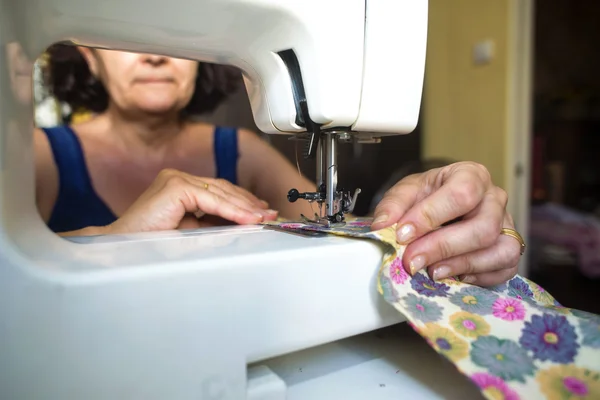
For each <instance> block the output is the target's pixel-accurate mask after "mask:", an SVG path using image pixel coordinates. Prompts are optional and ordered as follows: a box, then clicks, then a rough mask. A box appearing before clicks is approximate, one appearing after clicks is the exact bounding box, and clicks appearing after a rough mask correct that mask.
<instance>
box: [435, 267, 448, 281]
mask: <svg viewBox="0 0 600 400" xmlns="http://www.w3.org/2000/svg"><path fill="white" fill-rule="evenodd" d="M450 274H452V270H450V267H447V266H445V265H442V266H439V267H437V268H436V269H434V270H433V280H434V281H439V280H441V279H446V278H447V277H449V276H450Z"/></svg>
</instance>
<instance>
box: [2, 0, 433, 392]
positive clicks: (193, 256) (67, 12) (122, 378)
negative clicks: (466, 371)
mask: <svg viewBox="0 0 600 400" xmlns="http://www.w3.org/2000/svg"><path fill="white" fill-rule="evenodd" d="M3 4H4V5H3V6H2V9H0V14H2V15H4V16H7V17H8V19H11V20H12V26H13V27H14V26H17V27H19V29H17V30H15V31H14V32H12V34H11V35H12V38H11V39H10V40H11V41H14V42H16V43H18V44H19V45H20V46H21V47H22V48H23V49H25V51H26V53H27V54H28V56H29V57H30V59H34V58H35V57H37V56H38V55H39V54H41V53H42V52H43V51H44V50H45V48H46V47H48V46H49V45H51V44H53V43H55V42H58V41H63V40H71V41H73V42H75V43H78V44H82V45H89V46H93V47H104V48H113V49H119V50H129V51H140V52H149V53H161V54H166V55H171V56H175V57H186V58H194V59H199V60H203V61H208V62H218V63H226V64H232V65H235V66H238V67H240V68H241V69H242V70H243V71H244V72H245V77H246V84H247V89H248V93H249V95H250V99H251V104H252V108H253V113H254V117H255V119H256V122H257V125H258V126H259V128H260V129H261V130H263V131H265V132H267V133H272V134H294V133H299V132H302V131H303V130H305V128H303V127H302V126H300V125H298V119H297V102H295V101H294V91H293V89H292V88H293V86H292V81H291V79H290V75H289V74H288V72H287V71H288V69H287V67H286V65H285V63H284V62H283V60H282V58H281V56H280V55H278V52H280V51H283V50H289V49H293V50H294V52H295V54H296V58H297V60H298V63H299V64H298V65H299V68H300V70H301V71H302V78H303V79H302V82H303V85H304V86H303V88H304V91H305V97H306V99H307V103H308V105H309V110H310V116H311V118H312V120H313V121H314V122H316V123H318V124H320V125H322V127H323V128H328V127H330V128H336V127H345V128H348V129H349V130H351V131H352V132H357V133H356V134H357V135H359V136H361V137H364V138H371V137H373V136H377V137H380V136H385V135H389V134H402V133H409V132H410V131H411V130H412V129H413V128H414V126H415V125H416V122H417V118H418V112H419V105H420V98H421V87H422V80H423V70H424V59H425V42H426V29H427V2H426V1H422V0H378V1H373V0H371V1H365V0H335V1H334V0H327V1H323V0H319V1H314V0H310V1H301V2H299V1H292V0H285V1H284V0H214V1H213V0H171V1H168V2H165V1H157V0H151V1H142V0H119V1H117V0H106V1H101V2H99V1H91V0H22V1H20V2H15V1H13V2H4V3H3ZM3 21H6V20H3ZM365 21H366V25H365ZM0 23H1V24H3V25H4V26H0V28H2V30H0V32H4V33H0V34H3V35H6V29H7V23H6V22H1V21H0ZM23 27H26V29H23ZM331 30H333V31H334V32H335V33H332V32H331ZM24 32H26V33H24ZM0 40H1V41H2V43H5V42H6V40H7V39H6V37H0ZM0 56H1V57H2V59H1V60H0V61H1V62H0V74H1V75H2V76H4V77H6V76H9V75H10V74H11V71H10V68H9V67H7V65H8V64H9V63H10V60H8V56H7V53H4V52H2V54H1V55H0ZM0 85H2V86H0V96H1V99H0V101H1V104H2V107H1V108H0V124H1V129H2V130H1V131H0V249H1V250H0V341H1V342H0V346H1V351H0V354H1V355H2V356H1V357H0V398H10V399H38V398H39V399H42V398H43V399H66V398H80V399H89V400H92V399H146V400H148V399H165V398H170V399H213V398H214V399H217V398H219V399H243V398H252V399H283V398H284V397H282V396H285V393H286V390H287V396H288V398H290V399H291V398H306V397H302V396H307V395H308V398H311V399H317V398H318V396H317V394H318V393H319V392H320V393H325V392H327V393H330V394H331V391H332V390H333V393H342V392H341V391H337V389H336V387H329V389H328V391H323V390H319V389H318V386H319V385H321V384H319V385H317V388H316V389H311V390H313V392H311V393H306V392H302V393H300V392H296V395H295V396H296V397H294V393H293V391H292V390H291V387H292V386H293V385H291V384H290V383H289V382H286V383H285V384H284V381H282V380H281V379H280V378H277V376H276V375H275V374H273V373H270V372H269V371H268V370H267V372H265V370H264V369H261V368H260V367H259V368H258V369H251V370H250V373H247V366H248V365H251V364H252V365H259V364H256V363H258V362H260V361H264V362H265V363H267V364H268V360H273V357H277V356H285V355H286V354H290V353H293V352H296V351H298V350H303V349H309V348H311V347H314V346H318V345H322V344H326V343H330V342H334V341H336V340H340V339H343V338H347V337H350V336H353V335H357V334H360V333H364V332H368V331H371V330H374V329H377V328H380V327H384V326H387V325H391V324H394V323H397V322H400V321H401V316H400V314H398V313H397V312H396V311H395V310H393V309H392V308H391V307H390V306H388V305H387V304H385V302H384V301H383V299H382V298H381V296H379V294H378V293H377V292H376V285H375V277H376V271H377V269H378V267H379V264H380V261H381V255H382V252H381V249H380V247H379V245H378V244H376V243H373V242H367V241H357V240H349V239H342V238H335V237H301V236H296V235H291V234H288V233H283V232H277V231H273V230H265V229H263V228H262V227H255V226H251V227H228V228H218V229H217V228H215V229H207V230H198V231H191V232H160V233H151V234H138V235H128V236H108V237H91V238H75V239H72V240H65V239H61V238H59V237H57V236H56V235H54V234H53V233H51V232H50V231H49V230H48V229H47V227H46V226H45V224H44V223H43V221H42V220H41V219H40V218H39V216H38V214H37V212H36V207H35V185H34V182H35V179H34V178H35V177H34V159H33V149H32V135H31V125H30V121H31V119H32V108H31V105H28V106H27V107H22V106H21V105H19V104H18V101H17V96H15V95H14V93H13V92H12V91H11V87H10V85H8V84H3V83H2V81H0ZM296 89H297V88H296ZM296 95H297V93H296ZM353 134H354V133H353ZM342 359H344V356H343V355H342V356H339V355H338V356H337V358H336V356H334V355H332V358H330V359H329V361H328V362H338V364H339V365H342V364H343V360H342ZM332 360H333V361H332ZM335 360H338V361H335ZM315 362H317V361H315ZM322 375H323V374H322ZM362 375H364V374H362ZM407 376H408V375H407ZM399 379H400V378H399ZM403 379H404V381H406V380H407V379H409V378H406V377H405V378H403ZM319 382H321V381H319ZM323 382H334V381H327V380H326V379H325V380H324V381H323ZM400 382H402V380H401V381H400ZM338 383H339V382H338ZM286 384H287V385H288V387H287V389H286V387H285V386H286ZM325 384H327V383H325ZM413 386H414V385H413ZM415 387H416V389H415ZM415 387H414V388H413V389H414V390H415V391H414V393H426V392H427V391H426V388H423V387H418V385H417V386H415ZM323 388H324V386H322V385H321V389H323ZM339 389H340V390H341V387H340V388H339ZM375 390H378V388H375ZM419 390H420V392H419ZM364 393H370V392H369V391H367V392H364ZM364 393H363V395H364ZM396 393H397V392H396ZM356 394H357V395H358V392H357V393H356ZM405 394H407V393H405ZM396 397H397V395H396ZM344 398H349V397H344ZM358 398H361V397H358Z"/></svg>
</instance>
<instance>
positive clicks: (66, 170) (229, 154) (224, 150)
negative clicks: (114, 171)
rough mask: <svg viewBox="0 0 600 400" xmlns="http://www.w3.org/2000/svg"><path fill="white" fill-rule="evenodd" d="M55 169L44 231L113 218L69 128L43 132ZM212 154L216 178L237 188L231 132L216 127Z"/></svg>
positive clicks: (75, 227) (97, 223) (234, 137)
mask: <svg viewBox="0 0 600 400" xmlns="http://www.w3.org/2000/svg"><path fill="white" fill-rule="evenodd" d="M43 131H44V132H45V133H46V136H47V137H48V141H49V142H50V147H51V149H52V153H53V155H54V162H55V163H56V167H57V169H58V178H59V189H58V196H57V198H56V203H55V205H54V209H53V210H52V214H51V216H50V220H49V221H48V227H49V228H50V229H51V230H52V231H53V232H69V231H74V230H78V229H83V228H85V227H88V226H105V225H108V224H111V223H113V222H114V221H115V220H116V219H117V217H116V216H115V215H114V214H113V212H112V211H111V210H110V208H108V206H107V205H106V204H105V203H104V201H102V199H101V198H100V197H99V196H98V194H97V193H96V191H95V190H94V187H93V186H92V181H91V178H90V175H89V172H88V170H87V166H86V163H85V157H84V155H83V149H82V147H81V142H80V141H79V138H78V137H77V135H76V134H75V132H74V131H73V130H72V129H71V128H70V127H69V126H66V125H65V126H58V127H55V128H45V129H43ZM214 154H215V162H216V167H217V177H218V178H221V179H226V180H228V181H229V182H231V183H233V184H234V185H235V184H237V160H238V142H237V130H236V129H235V128H225V127H216V128H215V132H214Z"/></svg>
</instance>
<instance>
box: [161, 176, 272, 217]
mask: <svg viewBox="0 0 600 400" xmlns="http://www.w3.org/2000/svg"><path fill="white" fill-rule="evenodd" d="M173 175H176V176H179V177H183V178H184V179H185V180H186V181H188V182H190V183H191V184H195V185H198V186H200V187H203V188H206V189H208V188H210V187H211V186H213V187H214V186H216V187H219V188H221V189H222V190H224V191H226V192H227V193H230V194H237V195H238V196H241V197H244V198H246V199H247V200H248V201H249V202H250V203H251V204H254V205H255V206H256V207H260V208H263V209H264V208H266V207H267V206H268V205H267V203H266V202H265V201H262V200H260V199H258V198H257V197H256V196H255V195H253V194H252V193H250V192H249V191H247V190H245V189H243V188H242V187H240V186H237V185H234V184H232V183H231V182H229V181H227V180H226V179H212V178H202V177H199V176H196V175H192V174H188V173H185V172H180V171H174V172H168V173H167V174H166V176H167V177H170V176H173ZM207 184H208V188H207V187H206V185H207Z"/></svg>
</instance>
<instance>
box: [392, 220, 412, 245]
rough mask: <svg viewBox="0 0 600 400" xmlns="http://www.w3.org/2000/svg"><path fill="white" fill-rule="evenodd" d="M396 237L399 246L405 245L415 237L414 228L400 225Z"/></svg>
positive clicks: (409, 225)
mask: <svg viewBox="0 0 600 400" xmlns="http://www.w3.org/2000/svg"><path fill="white" fill-rule="evenodd" d="M396 236H397V237H398V242H399V243H400V244H406V243H407V242H409V241H410V240H411V239H412V238H413V237H414V236H415V227H414V226H413V225H412V224H405V225H402V226H401V227H400V229H398V233H397V235H396Z"/></svg>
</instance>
